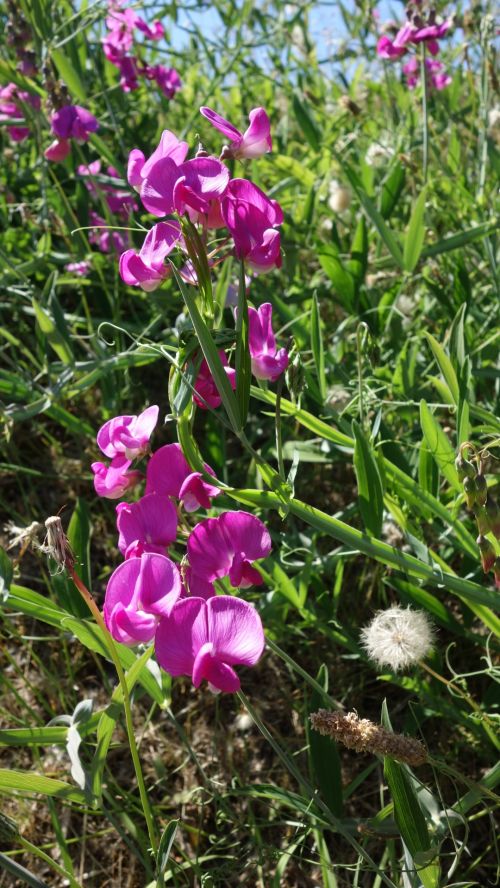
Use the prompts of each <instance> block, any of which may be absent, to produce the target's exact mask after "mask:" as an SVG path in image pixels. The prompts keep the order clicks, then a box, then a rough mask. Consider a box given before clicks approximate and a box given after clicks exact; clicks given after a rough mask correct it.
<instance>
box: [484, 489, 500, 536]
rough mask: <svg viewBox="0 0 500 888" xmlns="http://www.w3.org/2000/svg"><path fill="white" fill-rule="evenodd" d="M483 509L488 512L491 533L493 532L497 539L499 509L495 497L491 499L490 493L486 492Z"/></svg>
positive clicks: (499, 532)
mask: <svg viewBox="0 0 500 888" xmlns="http://www.w3.org/2000/svg"><path fill="white" fill-rule="evenodd" d="M485 509H486V512H487V514H488V520H489V523H490V529H491V531H492V533H494V534H495V538H496V539H497V540H500V509H499V508H498V503H497V502H496V500H495V499H493V497H492V495H491V493H489V494H488V498H487V500H486V505H485Z"/></svg>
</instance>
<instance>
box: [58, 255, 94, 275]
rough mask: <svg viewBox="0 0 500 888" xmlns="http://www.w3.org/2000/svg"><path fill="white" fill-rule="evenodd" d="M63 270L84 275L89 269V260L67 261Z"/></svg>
mask: <svg viewBox="0 0 500 888" xmlns="http://www.w3.org/2000/svg"><path fill="white" fill-rule="evenodd" d="M64 270H65V271H69V272H70V273H71V274H77V275H78V276H79V277H86V276H87V275H88V273H89V271H90V262H87V261H86V260H85V259H83V260H82V261H81V262H68V264H67V265H65V266H64Z"/></svg>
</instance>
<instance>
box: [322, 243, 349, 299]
mask: <svg viewBox="0 0 500 888" xmlns="http://www.w3.org/2000/svg"><path fill="white" fill-rule="evenodd" d="M318 259H319V261H320V264H321V267H322V269H323V271H324V272H325V273H326V274H327V275H328V277H329V278H330V280H331V282H332V284H333V286H334V288H335V290H336V292H337V294H338V296H339V299H340V302H341V305H342V306H343V307H344V308H345V309H346V310H347V311H352V310H353V308H354V294H355V286H354V280H353V278H352V275H350V274H349V272H348V271H346V269H345V268H344V266H343V265H342V263H341V261H340V259H339V258H338V256H337V255H336V254H335V252H334V250H333V248H329V247H327V246H324V247H322V248H321V249H320V250H319V251H318Z"/></svg>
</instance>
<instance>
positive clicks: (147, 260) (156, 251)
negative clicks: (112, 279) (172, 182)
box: [119, 222, 181, 293]
mask: <svg viewBox="0 0 500 888" xmlns="http://www.w3.org/2000/svg"><path fill="white" fill-rule="evenodd" d="M180 236H181V227H180V225H179V223H178V222H159V223H158V224H157V225H153V227H152V229H151V230H150V231H149V232H148V234H147V235H146V239H145V241H144V243H143V245H142V247H141V249H140V250H139V252H138V253H136V251H135V250H126V251H125V253H122V255H121V256H120V265H119V271H120V277H121V279H122V280H123V281H125V283H126V284H129V286H131V287H141V288H142V289H143V290H146V292H148V293H149V292H151V291H152V290H156V289H157V287H159V286H160V284H161V282H162V281H163V280H164V279H165V278H166V277H168V275H169V274H170V269H169V268H168V267H167V266H166V265H165V263H164V261H163V260H164V259H165V257H166V256H168V254H169V253H171V252H172V250H173V249H174V247H175V245H176V244H177V242H178V240H179V238H180Z"/></svg>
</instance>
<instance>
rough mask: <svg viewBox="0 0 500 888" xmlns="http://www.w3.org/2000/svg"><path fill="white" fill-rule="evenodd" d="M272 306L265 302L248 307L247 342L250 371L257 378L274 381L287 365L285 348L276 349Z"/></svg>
mask: <svg viewBox="0 0 500 888" xmlns="http://www.w3.org/2000/svg"><path fill="white" fill-rule="evenodd" d="M272 319H273V307H272V305H271V303H270V302H265V303H264V304H263V305H261V306H260V308H258V309H255V308H252V307H251V306H250V307H249V309H248V324H249V330H248V340H249V341H248V344H249V348H250V357H251V361H252V373H253V375H254V376H256V377H257V379H270V380H271V382H274V381H275V380H276V379H278V377H279V376H281V374H282V373H283V371H284V370H286V368H287V367H288V352H287V350H286V348H280V350H279V351H277V350H276V338H275V336H274V333H273V326H272Z"/></svg>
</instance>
